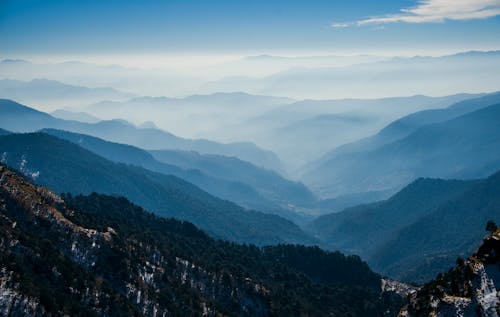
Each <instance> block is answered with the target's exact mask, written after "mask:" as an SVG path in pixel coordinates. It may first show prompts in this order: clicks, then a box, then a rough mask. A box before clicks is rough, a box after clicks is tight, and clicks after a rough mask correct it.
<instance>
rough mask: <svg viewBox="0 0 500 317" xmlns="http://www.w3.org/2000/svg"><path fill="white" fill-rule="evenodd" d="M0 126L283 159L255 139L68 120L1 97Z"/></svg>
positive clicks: (269, 161) (271, 164) (272, 164)
mask: <svg viewBox="0 0 500 317" xmlns="http://www.w3.org/2000/svg"><path fill="white" fill-rule="evenodd" d="M0 127H2V128H4V129H6V130H10V131H12V132H34V131H37V130H40V129H44V128H53V129H60V130H66V131H71V132H77V133H83V134H88V135H92V136H95V137H99V138H102V139H105V140H109V141H113V142H118V143H124V144H131V145H134V146H138V147H141V148H145V149H156V150H163V149H182V150H194V151H197V152H200V153H209V154H221V155H227V156H236V157H239V158H241V159H242V160H247V161H249V162H252V163H254V164H256V165H257V166H263V167H267V168H269V169H275V170H280V168H281V163H280V161H279V159H278V158H277V156H276V155H275V154H274V153H273V152H271V151H267V150H263V149H260V148H259V147H257V146H256V145H255V144H253V143H228V144H223V143H217V142H213V141H209V140H204V139H183V138H180V137H177V136H175V135H173V134H171V133H168V132H165V131H163V130H158V129H152V128H146V129H140V128H137V127H135V126H133V125H131V124H129V123H127V122H124V121H122V120H109V121H100V122H98V123H94V124H90V123H83V122H78V121H67V120H62V119H57V118H54V117H52V116H50V115H49V114H47V113H44V112H40V111H37V110H35V109H32V108H29V107H26V106H23V105H21V104H18V103H16V102H14V101H11V100H6V99H0Z"/></svg>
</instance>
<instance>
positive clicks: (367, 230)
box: [308, 172, 500, 282]
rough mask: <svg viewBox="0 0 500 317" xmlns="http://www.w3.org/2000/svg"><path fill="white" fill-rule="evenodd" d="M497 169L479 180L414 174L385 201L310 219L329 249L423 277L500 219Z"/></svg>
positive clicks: (410, 277) (464, 252)
mask: <svg viewBox="0 0 500 317" xmlns="http://www.w3.org/2000/svg"><path fill="white" fill-rule="evenodd" d="M499 199H500V172H497V173H495V174H493V175H491V176H489V177H488V178H486V179H481V180H470V181H462V180H441V179H418V180H416V181H414V182H413V183H411V184H410V185H408V186H407V187H405V188H404V189H403V190H401V191H400V192H398V193H397V194H396V195H394V196H393V197H391V198H390V199H388V200H386V201H381V202H377V203H372V204H366V205H360V206H356V207H352V208H348V209H346V210H344V211H342V212H340V213H336V214H330V215H325V216H322V217H319V218H317V219H315V220H314V221H313V222H312V223H311V224H310V227H309V228H308V229H309V231H310V232H311V233H315V234H316V235H318V236H319V237H320V238H322V239H324V240H325V241H327V242H328V243H329V244H330V247H331V248H333V249H339V250H344V251H346V252H352V253H356V254H359V255H362V257H363V258H364V259H366V260H367V261H368V263H370V265H372V267H374V268H375V269H376V270H378V271H379V272H381V273H383V274H387V275H389V276H391V277H394V278H397V279H401V280H405V281H413V282H424V281H428V280H430V279H431V278H433V277H435V276H436V274H438V273H439V272H441V271H444V270H446V269H447V268H448V267H451V266H452V265H453V263H454V261H455V259H456V258H457V257H458V256H462V257H466V256H469V255H470V254H471V253H472V252H473V251H474V250H475V248H476V247H477V243H478V241H480V239H481V237H482V235H483V231H482V228H483V224H484V223H486V222H487V221H488V220H490V219H499V218H500V200H499Z"/></svg>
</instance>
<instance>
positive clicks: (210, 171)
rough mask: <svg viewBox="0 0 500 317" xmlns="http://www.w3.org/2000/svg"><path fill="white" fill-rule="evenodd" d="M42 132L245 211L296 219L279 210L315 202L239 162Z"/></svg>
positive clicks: (280, 180) (298, 186)
mask: <svg viewBox="0 0 500 317" xmlns="http://www.w3.org/2000/svg"><path fill="white" fill-rule="evenodd" d="M41 131H42V132H44V133H48V134H51V135H53V136H56V137H58V138H62V139H65V140H68V141H70V142H73V143H75V144H77V145H79V146H81V147H83V148H85V149H87V150H90V151H92V152H94V153H96V154H98V155H100V156H102V157H104V158H106V159H108V160H111V161H114V162H119V163H125V164H131V165H136V166H141V167H144V168H146V169H149V170H151V171H155V172H159V173H163V174H171V175H175V176H177V177H179V178H182V179H184V180H187V181H189V182H191V183H193V184H195V185H197V186H198V187H200V188H201V189H203V190H205V191H207V192H209V193H210V194H212V195H215V196H217V197H221V198H223V199H227V200H231V201H234V202H236V203H238V204H240V205H242V206H243V207H247V208H254V209H259V210H266V211H271V212H276V213H281V214H283V215H287V214H290V215H293V212H291V211H290V212H289V213H287V212H286V211H285V210H283V211H281V212H280V209H284V208H286V209H289V205H290V204H293V205H309V204H311V203H313V202H315V197H314V195H313V194H312V193H311V192H310V191H309V190H308V189H307V188H306V187H305V186H304V185H302V184H300V183H294V182H291V181H289V180H286V179H284V178H283V177H282V176H280V175H279V174H277V173H276V172H273V171H270V170H265V169H262V168H259V167H256V166H254V165H252V164H251V163H248V162H245V161H241V160H239V159H237V158H233V157H225V156H220V155H206V154H205V155H201V154H198V153H196V152H187V151H178V150H177V151H175V150H158V151H151V153H148V152H147V151H144V150H142V149H140V148H136V147H133V146H130V145H125V144H118V143H113V142H108V141H104V140H102V139H99V138H95V137H91V136H88V135H84V134H78V133H72V132H66V131H61V130H54V129H43V130H41ZM153 156H154V157H153Z"/></svg>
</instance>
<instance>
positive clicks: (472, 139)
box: [302, 93, 500, 197]
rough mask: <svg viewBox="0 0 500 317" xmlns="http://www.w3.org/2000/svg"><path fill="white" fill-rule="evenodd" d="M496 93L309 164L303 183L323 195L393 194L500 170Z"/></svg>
mask: <svg viewBox="0 0 500 317" xmlns="http://www.w3.org/2000/svg"><path fill="white" fill-rule="evenodd" d="M499 102H500V94H498V93H497V94H491V95H488V96H484V97H480V98H478V99H471V100H466V101H462V102H459V103H457V104H455V105H453V106H450V107H448V108H446V109H439V110H429V111H423V112H417V113H415V114H412V115H409V116H406V117H403V118H401V119H399V120H397V121H394V122H393V123H391V124H390V125H388V126H387V127H386V128H384V129H383V130H381V131H380V132H379V133H378V134H376V135H375V136H373V137H370V138H367V139H363V140H361V141H358V142H355V143H352V144H348V145H345V146H342V147H339V148H338V149H336V150H334V151H332V152H330V153H328V154H326V155H325V156H324V157H323V158H321V159H320V160H318V161H317V162H314V163H312V164H310V165H309V166H308V167H307V168H306V169H305V170H306V172H305V174H304V176H303V177H302V180H303V181H304V182H305V183H306V184H307V185H308V186H309V187H311V188H312V189H313V190H314V191H315V192H316V193H319V194H320V195H321V196H323V197H335V196H340V195H346V194H356V193H365V192H372V191H388V192H390V191H392V192H395V191H397V190H399V189H401V188H402V187H403V186H405V185H406V184H408V183H409V182H411V181H412V180H414V179H416V178H418V177H441V178H457V177H458V178H478V177H485V176H487V175H488V174H491V173H493V172H494V171H496V170H497V169H499V168H500V152H498V150H497V149H498V148H499V147H498V142H499V140H500V134H499V132H500V130H499V129H498V126H499V124H500V112H499V111H500V104H499Z"/></svg>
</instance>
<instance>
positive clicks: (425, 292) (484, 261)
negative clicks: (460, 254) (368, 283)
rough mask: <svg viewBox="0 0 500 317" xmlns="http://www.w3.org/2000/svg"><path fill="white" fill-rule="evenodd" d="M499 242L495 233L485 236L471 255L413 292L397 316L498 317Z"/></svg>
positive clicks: (499, 284) (497, 231)
mask: <svg viewBox="0 0 500 317" xmlns="http://www.w3.org/2000/svg"><path fill="white" fill-rule="evenodd" d="M458 234H460V233H458ZM499 241H500V231H499V230H496V231H494V232H492V234H490V235H488V236H486V237H485V238H484V239H483V242H482V244H481V246H480V247H479V248H478V249H477V251H476V252H475V253H474V255H472V256H471V257H469V258H467V259H465V260H463V259H457V265H456V266H455V267H454V268H452V269H450V270H449V271H448V272H445V273H443V274H439V275H438V276H437V277H436V278H435V279H434V280H432V281H431V282H429V283H427V284H425V285H424V286H423V287H422V288H421V289H419V290H418V291H417V292H415V293H413V294H412V295H411V296H410V303H409V304H408V305H407V306H406V307H404V308H403V309H402V310H401V312H400V313H399V316H400V317H413V316H443V317H464V316H478V317H487V316H498V311H499V310H500V301H499V299H498V294H499V290H500V279H499V276H500V274H499V273H500V272H499V269H498V265H499V264H500V257H499V254H500V242H499Z"/></svg>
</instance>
